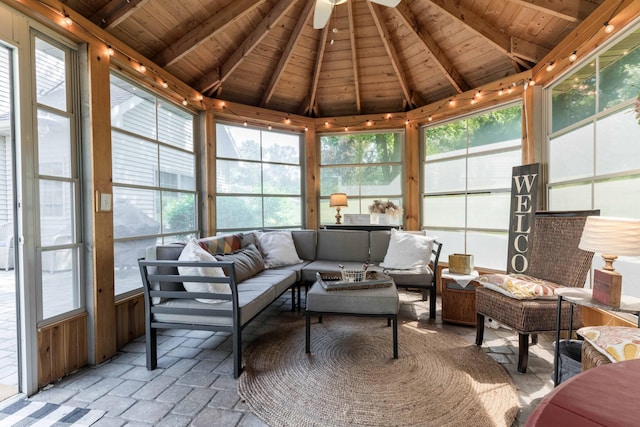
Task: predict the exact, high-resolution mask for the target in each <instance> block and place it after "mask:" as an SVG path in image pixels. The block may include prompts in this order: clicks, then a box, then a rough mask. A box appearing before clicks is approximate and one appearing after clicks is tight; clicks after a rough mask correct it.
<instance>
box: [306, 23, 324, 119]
mask: <svg viewBox="0 0 640 427" xmlns="http://www.w3.org/2000/svg"><path fill="white" fill-rule="evenodd" d="M328 34H329V26H328V25H325V26H324V28H323V29H322V34H321V35H320V40H319V41H318V53H317V55H316V64H315V67H314V69H313V78H312V80H311V89H310V90H309V96H308V98H306V101H308V102H309V104H308V106H307V108H306V109H305V111H306V112H308V113H309V114H311V113H312V112H313V111H316V112H317V111H318V106H317V105H316V95H317V94H318V81H319V80H320V69H321V68H322V61H323V59H324V51H325V49H326V47H327V36H328Z"/></svg>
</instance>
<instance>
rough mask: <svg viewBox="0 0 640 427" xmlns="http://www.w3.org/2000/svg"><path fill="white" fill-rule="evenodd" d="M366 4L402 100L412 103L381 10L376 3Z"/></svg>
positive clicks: (405, 79) (409, 91) (402, 70)
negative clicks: (396, 78)
mask: <svg viewBox="0 0 640 427" xmlns="http://www.w3.org/2000/svg"><path fill="white" fill-rule="evenodd" d="M367 6H369V10H370V11H371V16H373V21H374V22H375V24H376V27H377V28H378V33H380V37H381V38H382V44H383V45H384V48H385V50H386V51H387V55H388V56H389V59H391V66H392V67H393V70H394V71H395V73H396V76H397V77H398V81H399V83H400V87H401V88H402V93H403V94H404V100H405V101H407V103H408V104H409V105H413V104H412V102H411V90H410V89H409V85H408V83H407V78H406V76H405V73H404V69H403V68H402V66H401V65H400V59H399V58H398V52H397V51H396V48H395V46H394V45H393V41H392V40H391V37H390V36H389V31H388V30H387V26H386V25H385V23H384V18H383V16H382V12H381V11H380V7H379V6H378V5H377V4H374V3H371V2H370V1H368V2H367Z"/></svg>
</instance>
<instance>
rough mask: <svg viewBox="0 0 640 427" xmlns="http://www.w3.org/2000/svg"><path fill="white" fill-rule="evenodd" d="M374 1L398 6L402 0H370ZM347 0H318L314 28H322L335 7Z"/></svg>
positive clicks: (314, 14) (389, 5) (314, 15)
mask: <svg viewBox="0 0 640 427" xmlns="http://www.w3.org/2000/svg"><path fill="white" fill-rule="evenodd" d="M369 1H370V2H372V3H377V4H381V5H382V6H388V7H396V6H397V5H398V3H400V0H369ZM346 2H347V0H316V10H315V12H314V13H313V28H315V29H316V30H319V29H322V28H324V27H325V25H327V22H329V18H330V17H331V11H333V7H334V6H336V5H338V4H343V3H346Z"/></svg>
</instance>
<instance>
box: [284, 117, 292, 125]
mask: <svg viewBox="0 0 640 427" xmlns="http://www.w3.org/2000/svg"><path fill="white" fill-rule="evenodd" d="M284 122H285V123H286V124H290V123H291V119H290V118H289V116H287V118H286V119H284Z"/></svg>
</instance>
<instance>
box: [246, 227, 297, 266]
mask: <svg viewBox="0 0 640 427" xmlns="http://www.w3.org/2000/svg"><path fill="white" fill-rule="evenodd" d="M256 237H257V239H258V245H259V246H258V248H259V249H260V253H261V254H262V256H263V258H264V266H265V268H274V267H282V266H284V265H293V264H300V263H301V262H302V260H301V259H300V257H299V256H298V252H297V251H296V245H295V244H294V243H293V237H291V232H290V231H269V232H267V233H263V232H262V231H257V232H256Z"/></svg>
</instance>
